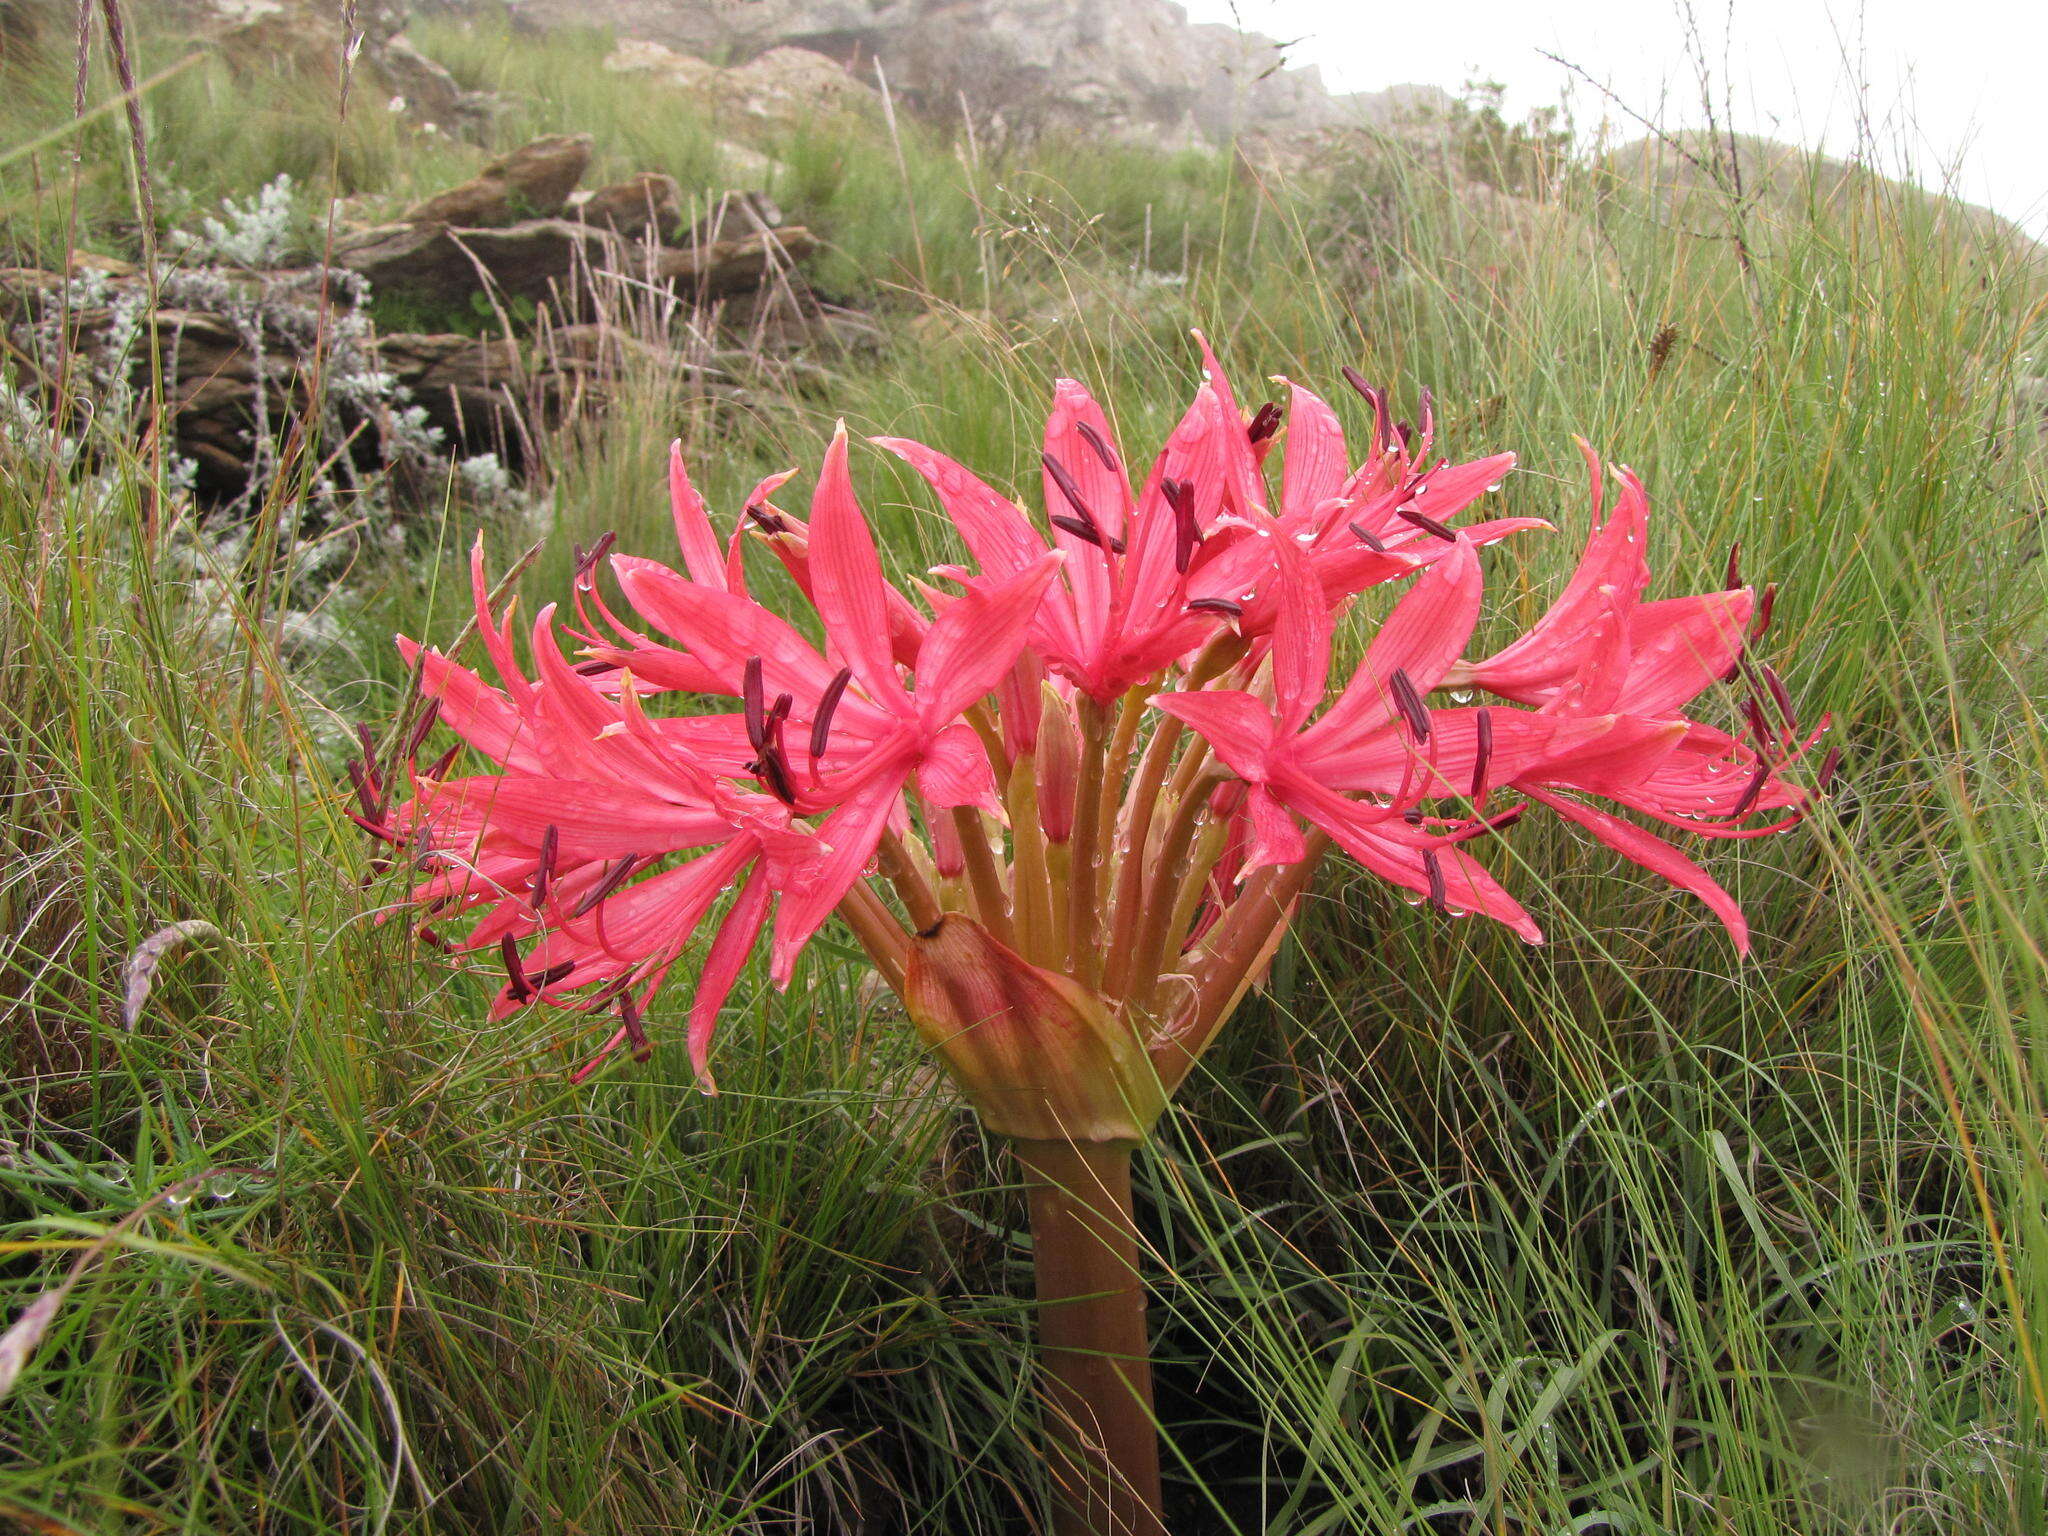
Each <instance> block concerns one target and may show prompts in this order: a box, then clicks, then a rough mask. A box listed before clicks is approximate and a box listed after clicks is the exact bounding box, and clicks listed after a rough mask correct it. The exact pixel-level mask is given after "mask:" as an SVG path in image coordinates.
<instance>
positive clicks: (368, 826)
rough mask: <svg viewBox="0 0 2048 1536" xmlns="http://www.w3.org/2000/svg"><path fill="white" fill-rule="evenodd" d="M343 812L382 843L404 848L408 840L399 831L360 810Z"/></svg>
mask: <svg viewBox="0 0 2048 1536" xmlns="http://www.w3.org/2000/svg"><path fill="white" fill-rule="evenodd" d="M342 814H343V815H345V816H347V817H348V819H349V820H350V821H352V822H354V823H355V824H356V825H357V826H359V827H361V828H362V829H363V830H364V831H365V832H367V833H369V834H370V836H372V837H374V838H376V839H377V841H379V842H380V843H389V844H390V845H391V846H392V847H394V848H403V847H404V846H405V845H406V843H407V841H408V839H407V838H405V837H401V836H400V835H399V834H398V833H396V832H394V831H392V830H391V829H390V828H389V827H387V826H385V825H384V823H383V822H382V821H377V820H373V819H371V818H370V817H368V816H365V815H363V814H362V813H361V812H360V811H344V812H343V813H342Z"/></svg>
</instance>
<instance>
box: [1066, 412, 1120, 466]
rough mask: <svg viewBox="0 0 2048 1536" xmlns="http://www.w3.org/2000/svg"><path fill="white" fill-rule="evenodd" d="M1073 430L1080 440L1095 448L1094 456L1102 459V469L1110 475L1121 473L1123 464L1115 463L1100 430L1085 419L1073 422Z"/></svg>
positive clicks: (1113, 456)
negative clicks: (1078, 434) (1079, 435)
mask: <svg viewBox="0 0 2048 1536" xmlns="http://www.w3.org/2000/svg"><path fill="white" fill-rule="evenodd" d="M1074 430H1075V431H1076V432H1079V433H1080V434H1081V441H1082V442H1084V443H1086V444H1087V445H1088V446H1089V447H1090V448H1093V449H1094V450H1095V457H1096V458H1098V459H1100V460H1102V467H1103V468H1104V469H1106V470H1108V471H1109V472H1110V473H1111V474H1112V475H1120V474H1122V473H1123V468H1124V467H1123V465H1121V464H1119V463H1117V461H1116V455H1115V454H1114V453H1112V452H1111V451H1110V447H1109V444H1107V443H1105V442H1104V441H1103V440H1102V434H1101V433H1100V432H1098V431H1096V430H1095V429H1094V428H1093V427H1091V426H1089V425H1088V423H1087V422H1085V421H1077V422H1075V423H1074Z"/></svg>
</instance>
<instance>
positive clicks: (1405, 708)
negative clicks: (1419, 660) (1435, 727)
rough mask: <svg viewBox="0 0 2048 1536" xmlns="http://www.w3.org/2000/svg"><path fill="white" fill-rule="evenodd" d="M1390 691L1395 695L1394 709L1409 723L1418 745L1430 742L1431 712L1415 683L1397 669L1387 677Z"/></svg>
mask: <svg viewBox="0 0 2048 1536" xmlns="http://www.w3.org/2000/svg"><path fill="white" fill-rule="evenodd" d="M1387 688H1388V691H1389V692H1391V693H1392V694H1393V695H1394V707H1395V708H1396V709H1398V710H1400V711H1401V716H1402V718H1403V719H1405V720H1406V721H1407V722H1408V729H1409V730H1410V731H1411V732H1413V733H1414V736H1415V740H1416V742H1417V743H1418V744H1420V743H1422V742H1425V741H1427V740H1429V710H1428V708H1427V706H1425V705H1424V704H1423V702H1422V695H1421V694H1420V693H1417V692H1416V691H1415V681H1414V679H1413V678H1411V677H1409V675H1408V674H1407V673H1406V672H1404V671H1403V670H1402V669H1401V668H1399V667H1396V668H1394V670H1393V671H1392V672H1391V673H1389V674H1388V676H1387Z"/></svg>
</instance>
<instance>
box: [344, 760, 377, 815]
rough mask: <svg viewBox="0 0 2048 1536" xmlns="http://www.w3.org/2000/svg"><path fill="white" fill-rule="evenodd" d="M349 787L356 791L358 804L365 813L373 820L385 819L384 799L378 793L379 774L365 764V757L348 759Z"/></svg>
mask: <svg viewBox="0 0 2048 1536" xmlns="http://www.w3.org/2000/svg"><path fill="white" fill-rule="evenodd" d="M348 782H349V787H350V788H351V789H353V790H354V791H355V794H356V804H357V805H358V806H360V807H361V808H362V812H363V815H364V816H365V817H367V818H368V819H369V820H371V821H382V820H383V819H384V800H383V797H382V796H381V795H379V794H378V793H377V775H376V772H375V770H374V769H371V768H368V767H366V766H365V765H364V762H363V759H361V758H357V757H352V758H350V759H349V760H348Z"/></svg>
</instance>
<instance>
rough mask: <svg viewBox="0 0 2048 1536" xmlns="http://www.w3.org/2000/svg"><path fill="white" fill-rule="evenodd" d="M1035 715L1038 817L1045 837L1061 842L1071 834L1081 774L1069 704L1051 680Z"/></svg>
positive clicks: (1077, 741) (1077, 745) (1079, 746)
mask: <svg viewBox="0 0 2048 1536" xmlns="http://www.w3.org/2000/svg"><path fill="white" fill-rule="evenodd" d="M1040 695H1041V697H1042V699H1043V701H1044V702H1043V706H1042V709H1041V712H1040V714H1039V717H1038V820H1039V824H1040V825H1041V826H1043V827H1044V828H1045V840H1046V841H1047V842H1049V843H1064V842H1066V841H1067V839H1069V838H1070V837H1072V836H1073V835H1074V794H1075V789H1076V786H1077V784H1078V782H1079V780H1080V777H1081V738H1080V734H1079V733H1078V732H1077V731H1076V730H1075V728H1074V710H1073V706H1072V705H1071V704H1070V703H1069V702H1068V701H1067V700H1066V699H1063V698H1061V697H1060V695H1059V693H1058V692H1057V691H1056V690H1055V689H1054V688H1053V686H1052V684H1051V683H1046V684H1045V685H1044V686H1043V687H1042V688H1041V689H1040Z"/></svg>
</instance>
